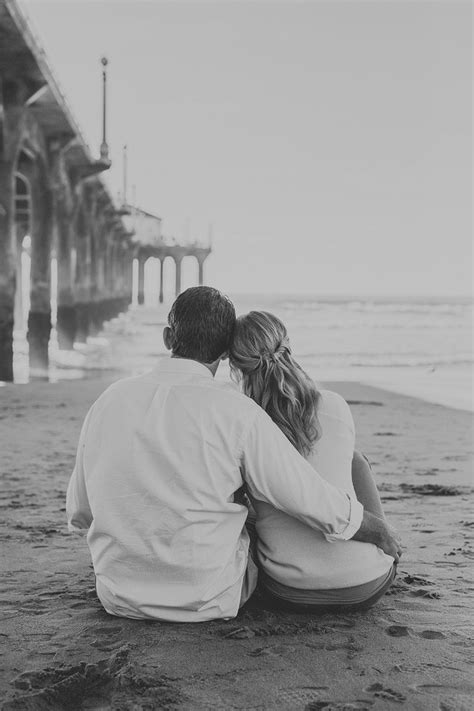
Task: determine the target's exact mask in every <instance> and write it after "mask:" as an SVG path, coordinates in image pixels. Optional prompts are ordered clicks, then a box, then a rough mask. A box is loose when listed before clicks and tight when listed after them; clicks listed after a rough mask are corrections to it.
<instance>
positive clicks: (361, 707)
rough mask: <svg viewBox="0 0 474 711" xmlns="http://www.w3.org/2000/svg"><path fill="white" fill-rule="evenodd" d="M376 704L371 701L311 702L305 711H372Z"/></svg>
mask: <svg viewBox="0 0 474 711" xmlns="http://www.w3.org/2000/svg"><path fill="white" fill-rule="evenodd" d="M373 704H374V702H373V701H371V700H369V699H363V700H359V699H357V700H355V701H310V703H309V704H306V706H305V707H304V711H371V706H373Z"/></svg>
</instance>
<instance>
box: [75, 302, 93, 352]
mask: <svg viewBox="0 0 474 711" xmlns="http://www.w3.org/2000/svg"><path fill="white" fill-rule="evenodd" d="M74 310H75V313H76V341H77V342H78V343H85V342H86V341H87V336H88V335H89V333H90V304H88V303H85V302H79V303H77V304H76V305H75V307H74Z"/></svg>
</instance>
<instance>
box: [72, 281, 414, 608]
mask: <svg viewBox="0 0 474 711" xmlns="http://www.w3.org/2000/svg"><path fill="white" fill-rule="evenodd" d="M168 324H169V325H168V326H166V327H165V329H164V334H163V336H164V342H165V345H166V347H167V349H168V350H170V351H171V357H170V358H163V359H162V360H160V361H159V363H158V364H157V366H156V368H155V369H154V370H153V371H152V372H150V373H146V374H145V375H140V376H138V377H132V378H127V379H125V380H120V381H119V382H117V383H115V384H114V385H112V386H111V387H109V388H108V389H107V390H106V391H105V392H104V393H103V394H102V395H101V397H99V399H98V400H97V401H96V402H95V404H94V405H93V406H92V408H91V409H90V411H89V413H88V415H87V417H86V419H85V421H84V425H83V428H82V432H81V436H80V441H79V446H78V452H77V459H76V466H75V469H74V472H73V474H72V477H71V480H70V483H69V487H68V492H67V516H68V521H69V528H70V530H73V531H74V530H77V529H89V530H88V535H87V540H88V544H89V547H90V551H91V555H92V561H93V565H94V571H95V575H96V585H97V594H98V597H99V599H100V601H101V603H102V605H103V606H104V608H105V610H106V611H107V612H109V613H110V614H112V615H118V616H120V617H131V618H155V619H159V620H175V621H183V622H185V621H189V622H199V621H203V620H210V619H216V618H232V617H235V615H236V614H237V612H238V610H239V608H240V607H241V606H242V605H243V604H244V603H245V602H246V601H247V600H248V599H249V597H250V596H251V594H252V593H253V591H254V590H255V587H256V585H257V576H258V578H259V588H260V590H261V592H262V594H263V595H264V596H265V597H266V599H267V602H268V603H271V604H272V605H273V606H279V607H289V608H291V609H301V610H308V611H311V612H314V613H318V612H321V611H327V610H336V609H337V610H341V609H343V610H347V611H348V610H353V609H364V608H365V607H368V606H369V605H371V604H373V603H374V602H375V601H376V600H377V599H378V598H379V597H380V596H381V595H382V594H383V593H384V592H385V591H386V590H387V589H388V587H389V586H390V584H391V582H392V580H393V578H394V576H395V569H396V564H397V562H398V559H399V556H400V554H401V553H400V543H399V541H398V539H397V536H396V534H395V532H394V531H393V529H391V528H390V527H389V526H388V524H387V523H386V522H385V519H384V515H383V511H382V507H381V504H380V498H379V495H378V492H377V489H376V486H375V483H374V480H373V477H372V473H371V470H370V465H369V463H368V462H367V460H366V459H365V458H364V457H363V456H361V455H360V454H358V453H357V452H354V438H355V435H354V424H353V420H352V417H351V413H350V410H349V407H348V405H347V404H346V402H345V401H344V400H343V399H342V398H341V397H340V396H339V395H337V394H336V393H334V392H330V391H328V390H322V391H318V389H317V387H316V385H315V384H314V383H313V382H312V381H311V380H310V378H309V377H308V376H307V375H306V373H305V372H304V371H303V370H302V369H301V368H300V366H299V365H298V363H297V362H296V361H295V360H294V358H293V356H292V354H291V349H290V344H289V341H288V337H287V334H286V330H285V327H284V325H283V324H282V323H281V321H280V320H279V319H277V318H276V317H275V316H272V315H271V314H269V313H266V312H263V311H260V312H258V311H252V312H250V313H249V314H247V315H246V316H241V317H240V318H238V319H236V317H235V310H234V306H233V304H232V303H231V302H230V301H229V299H228V298H227V297H225V296H223V295H222V294H221V293H220V292H219V291H217V290H216V289H212V288H209V287H196V288H192V289H188V290H187V291H185V292H184V293H182V294H181V295H180V296H179V297H178V298H177V299H176V301H175V303H174V304H173V306H172V308H171V311H170V314H169V317H168ZM227 357H229V359H230V365H231V369H232V373H233V374H234V376H236V377H237V379H238V380H239V382H240V386H241V388H240V389H241V392H238V390H237V389H236V388H233V387H231V386H229V385H228V384H225V383H220V382H216V380H215V379H214V375H215V373H216V371H217V368H218V367H219V363H220V361H221V360H223V359H225V358H227ZM249 511H250V513H249ZM252 516H253V517H254V518H255V526H253V525H252V524H250V523H249V520H250V519H251V518H252ZM248 519H249V520H248ZM246 524H247V525H246ZM249 532H250V536H249ZM255 532H256V535H255Z"/></svg>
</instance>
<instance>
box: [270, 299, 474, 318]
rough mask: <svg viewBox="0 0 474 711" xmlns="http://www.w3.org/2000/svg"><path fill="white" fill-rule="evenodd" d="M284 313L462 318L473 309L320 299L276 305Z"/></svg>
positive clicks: (454, 305) (467, 306)
mask: <svg viewBox="0 0 474 711" xmlns="http://www.w3.org/2000/svg"><path fill="white" fill-rule="evenodd" d="M278 306H279V307H280V308H281V309H283V310H285V311H298V310H302V311H331V312H333V311H342V312H347V311H353V312H357V313H361V312H362V313H374V314H381V313H387V314H397V313H399V314H424V315H426V314H436V315H440V314H443V315H447V316H450V315H452V316H462V315H464V314H468V313H469V312H471V311H472V309H473V304H472V302H459V303H430V302H419V303H418V302H411V303H404V302H396V301H394V302H382V301H354V300H348V301H339V300H335V301H329V300H328V301H325V300H320V299H314V300H313V299H311V300H301V301H300V300H296V299H295V300H290V301H283V302H280V303H278Z"/></svg>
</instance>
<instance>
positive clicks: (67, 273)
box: [56, 209, 76, 350]
mask: <svg viewBox="0 0 474 711" xmlns="http://www.w3.org/2000/svg"><path fill="white" fill-rule="evenodd" d="M57 226H58V312H57V316H56V330H57V332H58V345H59V348H60V350H72V348H73V347H74V340H75V338H76V309H75V306H74V294H73V276H74V275H73V251H72V234H71V229H72V228H71V215H70V214H68V213H67V212H65V211H63V210H61V209H58V214H57Z"/></svg>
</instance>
